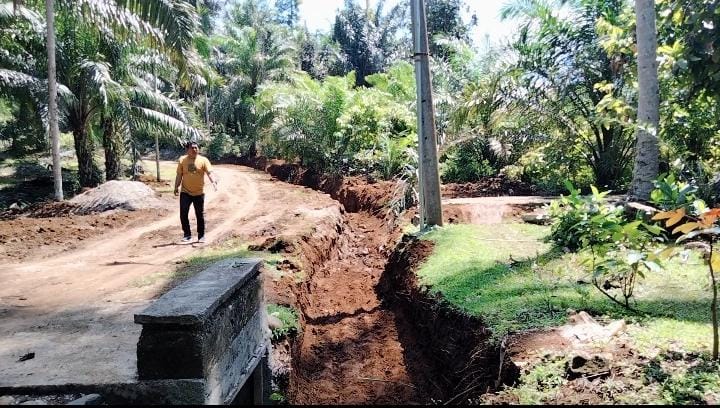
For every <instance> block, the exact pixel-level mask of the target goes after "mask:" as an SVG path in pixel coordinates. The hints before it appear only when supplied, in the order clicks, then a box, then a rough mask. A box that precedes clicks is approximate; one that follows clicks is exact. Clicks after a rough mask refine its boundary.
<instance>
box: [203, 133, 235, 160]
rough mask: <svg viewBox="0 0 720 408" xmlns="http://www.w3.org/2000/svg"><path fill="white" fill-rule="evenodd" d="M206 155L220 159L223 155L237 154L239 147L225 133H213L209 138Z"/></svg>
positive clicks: (213, 158) (212, 158)
mask: <svg viewBox="0 0 720 408" xmlns="http://www.w3.org/2000/svg"><path fill="white" fill-rule="evenodd" d="M206 151H207V155H208V157H209V158H210V159H211V160H220V159H222V158H224V157H228V156H232V155H237V154H239V149H238V148H237V146H236V145H235V143H234V142H233V140H232V138H231V137H230V135H228V134H227V133H222V132H220V133H215V134H213V135H212V136H211V138H210V143H209V144H208V147H207V150H206Z"/></svg>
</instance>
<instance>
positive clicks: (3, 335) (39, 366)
mask: <svg viewBox="0 0 720 408" xmlns="http://www.w3.org/2000/svg"><path fill="white" fill-rule="evenodd" d="M163 165H164V166H173V164H172V163H164V164H163ZM215 169H216V173H217V175H218V176H219V178H220V188H219V191H218V192H215V191H213V190H212V188H208V189H206V195H207V196H206V222H207V225H208V231H207V234H206V238H207V240H208V243H207V244H206V245H205V246H204V247H199V246H197V245H194V246H193V245H177V244H176V243H177V242H178V240H179V238H180V237H181V234H182V232H181V230H180V227H179V220H178V215H177V210H176V203H175V200H176V199H175V198H174V197H172V194H165V197H163V199H164V200H166V201H167V202H168V208H167V210H163V211H151V212H139V213H138V214H137V218H136V219H134V220H133V222H130V223H125V225H124V226H122V227H120V228H117V226H114V225H112V223H108V224H107V225H106V228H105V230H104V231H103V233H100V234H99V235H97V236H95V237H92V238H89V239H84V240H83V241H78V237H73V236H67V237H64V240H65V241H75V243H74V244H73V245H72V246H70V247H65V248H66V249H65V250H64V251H63V252H61V253H55V252H57V248H54V251H53V249H52V248H51V247H48V249H44V248H43V247H40V248H33V249H29V250H28V251H30V252H29V253H25V254H18V258H21V259H22V258H25V259H24V260H23V261H22V262H20V263H4V264H3V265H2V266H1V267H0V282H1V283H2V285H0V339H2V341H0V386H10V385H15V386H17V385H35V384H65V383H81V384H82V383H98V382H102V383H108V382H125V381H133V380H134V377H135V372H136V370H135V365H136V357H135V350H136V344H137V339H138V336H139V333H140V327H139V326H138V325H135V324H134V323H133V314H134V313H136V312H138V311H140V310H142V309H143V308H144V307H146V306H147V305H148V304H149V302H150V301H151V300H152V299H153V298H156V297H157V296H159V294H161V293H162V291H163V290H165V289H166V288H167V285H169V284H170V283H171V281H172V279H173V273H174V272H175V271H176V270H177V267H178V265H177V262H180V260H182V259H183V258H187V257H188V256H191V255H202V254H203V253H204V251H207V250H209V248H211V247H213V246H217V245H219V244H220V243H221V242H222V241H224V240H226V239H228V238H233V237H238V238H240V239H243V240H246V239H252V238H253V237H259V236H263V234H264V233H266V232H270V233H275V232H277V231H278V230H281V229H283V228H285V230H288V232H291V231H290V230H293V229H302V228H307V226H308V225H312V224H313V223H315V222H316V221H317V220H316V218H317V217H323V216H326V215H327V214H328V213H329V212H332V211H333V210H335V211H336V210H337V204H336V203H335V202H334V201H332V200H331V199H330V198H329V197H328V196H326V195H324V194H321V193H315V192H314V191H311V190H308V189H305V188H302V187H297V186H292V185H288V184H284V183H279V182H276V181H274V180H272V179H271V178H270V177H269V176H268V175H266V174H264V173H260V172H257V171H253V170H250V169H247V168H244V167H236V166H216V167H215ZM208 190H209V191H208ZM326 208H327V210H325V209H326ZM126 214H127V213H126ZM190 220H191V225H192V229H193V231H195V224H194V223H195V221H194V216H193V215H192V211H191V218H190ZM56 221H57V222H59V220H56V219H43V220H38V222H43V223H46V224H49V225H51V226H52V224H53V223H54V222H56ZM43 225H44V224H43ZM2 227H3V226H2V222H0V228H2ZM61 228H62V227H61ZM48 229H50V230H54V231H55V232H57V228H52V227H44V228H40V229H38V230H37V231H47V230H48ZM70 232H72V231H70ZM29 233H31V234H32V233H33V231H30V232H29ZM36 233H37V232H36ZM40 233H41V232H40ZM59 240H60V241H62V240H63V238H62V237H61V238H59ZM47 251H51V252H47ZM28 353H34V358H32V359H29V360H26V361H18V360H19V358H20V357H21V356H23V355H26V354H28Z"/></svg>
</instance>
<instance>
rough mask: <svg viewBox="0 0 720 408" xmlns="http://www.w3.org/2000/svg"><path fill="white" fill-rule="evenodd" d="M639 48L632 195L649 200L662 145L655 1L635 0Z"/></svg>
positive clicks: (656, 173)
mask: <svg viewBox="0 0 720 408" xmlns="http://www.w3.org/2000/svg"><path fill="white" fill-rule="evenodd" d="M635 15H636V16H637V50H638V85H639V86H638V88H639V89H638V114H637V130H636V139H637V144H636V151H635V168H634V170H633V181H632V186H631V188H630V191H629V195H630V197H632V198H634V199H639V200H647V199H649V198H650V193H651V192H652V189H653V180H655V178H656V177H657V175H658V163H659V156H660V149H659V146H658V126H659V122H660V113H659V110H660V95H659V93H660V91H659V86H658V74H657V31H656V28H655V1H654V0H635Z"/></svg>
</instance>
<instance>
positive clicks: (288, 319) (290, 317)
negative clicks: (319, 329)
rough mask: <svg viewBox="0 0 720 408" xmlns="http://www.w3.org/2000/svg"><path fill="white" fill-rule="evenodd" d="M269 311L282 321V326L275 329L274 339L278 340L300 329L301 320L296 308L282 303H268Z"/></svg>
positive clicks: (273, 332)
mask: <svg viewBox="0 0 720 408" xmlns="http://www.w3.org/2000/svg"><path fill="white" fill-rule="evenodd" d="M267 313H268V315H271V316H275V317H277V318H278V319H280V321H281V322H282V327H280V328H277V329H273V331H272V337H273V339H275V340H278V339H281V338H283V337H285V336H288V335H290V334H292V333H297V332H298V330H300V322H299V320H298V315H297V312H296V311H295V310H294V309H292V308H290V307H287V306H282V305H276V304H268V305H267Z"/></svg>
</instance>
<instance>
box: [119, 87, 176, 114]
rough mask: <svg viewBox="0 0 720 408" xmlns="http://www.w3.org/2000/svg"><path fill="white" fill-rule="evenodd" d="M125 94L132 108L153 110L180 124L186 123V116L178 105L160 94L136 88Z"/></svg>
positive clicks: (131, 88) (128, 90)
mask: <svg viewBox="0 0 720 408" xmlns="http://www.w3.org/2000/svg"><path fill="white" fill-rule="evenodd" d="M127 93H128V96H129V98H130V101H131V103H132V104H133V106H139V107H145V108H148V109H153V110H155V111H158V112H162V113H164V114H167V115H170V116H172V117H174V118H175V119H178V120H180V121H182V122H187V116H186V115H185V112H183V109H182V108H181V107H180V105H178V104H177V103H176V102H175V101H174V100H173V99H171V98H168V97H167V96H165V95H163V94H162V93H160V92H155V91H152V90H149V89H147V88H143V87H137V86H136V87H130V88H128V89H127Z"/></svg>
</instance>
